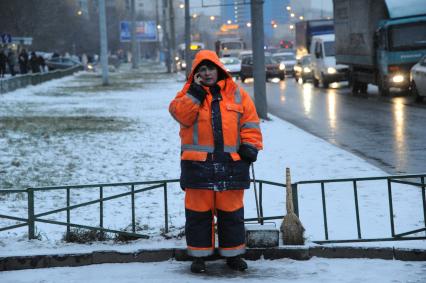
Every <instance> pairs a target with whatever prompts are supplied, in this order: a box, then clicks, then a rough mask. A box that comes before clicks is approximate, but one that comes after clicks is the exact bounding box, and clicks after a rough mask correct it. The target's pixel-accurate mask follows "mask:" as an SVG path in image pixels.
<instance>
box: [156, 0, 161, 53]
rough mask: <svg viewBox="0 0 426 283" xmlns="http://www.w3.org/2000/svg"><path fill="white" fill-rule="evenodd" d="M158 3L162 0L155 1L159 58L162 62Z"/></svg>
mask: <svg viewBox="0 0 426 283" xmlns="http://www.w3.org/2000/svg"><path fill="white" fill-rule="evenodd" d="M158 1H160V0H155V25H156V29H157V33H158V37H157V44H156V45H157V57H158V61H160V53H161V52H160V30H159V28H158V26H159V25H160V15H159V14H158Z"/></svg>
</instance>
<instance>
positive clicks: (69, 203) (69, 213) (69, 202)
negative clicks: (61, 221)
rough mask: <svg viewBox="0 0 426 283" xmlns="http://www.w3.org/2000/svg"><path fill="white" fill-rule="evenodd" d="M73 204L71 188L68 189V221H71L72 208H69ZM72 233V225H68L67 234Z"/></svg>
mask: <svg viewBox="0 0 426 283" xmlns="http://www.w3.org/2000/svg"><path fill="white" fill-rule="evenodd" d="M70 205H71V189H70V188H68V189H67V223H68V224H69V223H71V210H70V209H69V207H70ZM69 234H70V226H69V225H67V235H69Z"/></svg>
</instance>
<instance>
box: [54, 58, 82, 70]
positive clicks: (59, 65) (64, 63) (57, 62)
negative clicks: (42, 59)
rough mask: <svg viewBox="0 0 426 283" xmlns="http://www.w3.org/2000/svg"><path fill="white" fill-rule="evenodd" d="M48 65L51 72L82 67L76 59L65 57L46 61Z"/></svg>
mask: <svg viewBox="0 0 426 283" xmlns="http://www.w3.org/2000/svg"><path fill="white" fill-rule="evenodd" d="M46 65H47V67H48V68H49V70H57V69H68V68H71V67H73V66H77V65H81V63H80V62H79V61H77V60H75V59H71V58H64V57H55V58H51V59H49V60H47V61H46Z"/></svg>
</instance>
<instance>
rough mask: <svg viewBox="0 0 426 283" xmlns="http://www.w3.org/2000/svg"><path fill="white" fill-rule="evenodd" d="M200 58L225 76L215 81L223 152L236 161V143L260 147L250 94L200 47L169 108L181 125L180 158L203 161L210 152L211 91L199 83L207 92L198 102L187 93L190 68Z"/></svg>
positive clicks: (254, 109) (189, 81) (210, 54)
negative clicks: (218, 97)
mask: <svg viewBox="0 0 426 283" xmlns="http://www.w3.org/2000/svg"><path fill="white" fill-rule="evenodd" d="M203 60H209V61H211V62H213V63H215V64H216V65H217V66H218V67H219V68H221V69H222V71H223V72H224V73H225V74H226V75H227V76H226V78H225V79H224V80H220V81H218V82H217V84H218V85H219V87H220V93H221V95H222V100H221V101H220V112H221V117H222V131H223V141H224V151H225V152H228V153H230V155H231V157H232V159H233V160H234V161H237V160H240V156H239V155H238V153H237V151H238V148H239V146H240V144H248V145H251V146H254V147H256V148H257V149H258V150H260V149H262V134H261V131H260V127H259V117H258V116H257V113H256V108H255V106H254V103H253V101H252V100H251V98H250V96H249V95H248V93H247V92H246V91H244V90H243V89H242V88H241V87H239V86H238V85H237V84H236V83H235V82H234V81H233V80H232V77H231V76H230V75H229V73H228V72H227V71H226V69H225V67H224V66H223V64H222V63H221V62H220V60H219V58H218V57H217V55H216V53H215V52H213V51H210V50H202V51H200V52H198V53H197V55H196V56H195V59H194V62H193V64H192V70H191V74H190V75H189V78H188V81H187V82H186V83H185V85H184V87H183V89H182V90H181V91H180V92H179V93H178V94H177V96H176V97H175V99H173V101H172V102H171V103H170V107H169V111H170V113H171V115H172V116H173V117H174V118H175V119H176V120H177V121H178V122H179V123H180V125H181V128H180V137H181V147H182V148H181V150H182V156H181V158H182V160H194V161H205V160H206V158H207V153H209V152H210V153H211V152H213V151H214V136H213V128H212V117H211V102H212V94H211V93H210V90H209V88H208V87H204V86H203V88H204V89H205V90H206V91H207V96H206V98H205V100H204V101H203V102H202V103H200V101H199V100H198V99H197V98H195V97H194V96H192V95H191V94H190V93H188V89H189V87H190V85H191V83H192V80H193V76H194V70H195V69H196V67H197V66H198V64H200V63H201V62H202V61H203Z"/></svg>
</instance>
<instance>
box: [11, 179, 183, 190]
mask: <svg viewBox="0 0 426 283" xmlns="http://www.w3.org/2000/svg"><path fill="white" fill-rule="evenodd" d="M164 182H167V183H177V182H179V179H170V180H158V181H146V182H124V183H100V184H90V185H69V186H50V187H32V188H31V189H33V190H34V191H48V190H62V189H68V188H69V189H87V188H99V187H101V186H102V187H121V186H122V187H126V186H127V187H128V186H131V185H135V186H139V185H152V184H160V185H162V184H163V183H164ZM4 191H5V190H4Z"/></svg>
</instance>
